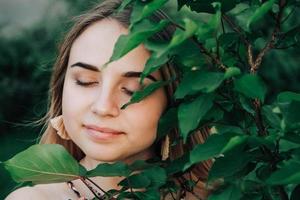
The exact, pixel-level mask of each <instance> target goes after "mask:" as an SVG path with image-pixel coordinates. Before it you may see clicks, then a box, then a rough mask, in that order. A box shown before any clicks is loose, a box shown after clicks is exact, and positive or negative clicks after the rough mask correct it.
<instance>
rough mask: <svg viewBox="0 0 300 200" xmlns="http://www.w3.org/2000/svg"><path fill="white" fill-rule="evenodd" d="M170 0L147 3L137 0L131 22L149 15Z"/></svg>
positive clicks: (156, 0)
mask: <svg viewBox="0 0 300 200" xmlns="http://www.w3.org/2000/svg"><path fill="white" fill-rule="evenodd" d="M167 1H168V0H155V1H150V2H147V3H143V2H141V1H136V4H135V5H134V7H133V11H132V14H131V18H130V23H131V24H134V23H136V22H138V21H140V20H142V19H144V18H146V17H149V16H150V15H152V14H153V12H155V11H156V10H157V9H159V8H161V7H162V6H163V5H164V4H165V3H167Z"/></svg>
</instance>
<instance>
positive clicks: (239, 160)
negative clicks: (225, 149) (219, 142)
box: [208, 148, 252, 181]
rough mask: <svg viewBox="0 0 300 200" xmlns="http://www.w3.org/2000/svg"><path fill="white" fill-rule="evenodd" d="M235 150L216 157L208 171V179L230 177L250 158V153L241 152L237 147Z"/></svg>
mask: <svg viewBox="0 0 300 200" xmlns="http://www.w3.org/2000/svg"><path fill="white" fill-rule="evenodd" d="M237 150H238V151H235V152H232V153H229V154H226V155H225V156H224V157H220V158H217V159H216V161H215V162H214V164H213V166H212V168H211V169H210V171H209V176H208V181H213V180H215V179H217V178H226V177H230V176H232V175H234V174H235V173H237V172H238V171H240V170H242V169H243V168H244V167H245V166H246V165H247V164H248V163H249V162H250V161H251V160H252V157H251V155H249V154H247V153H245V152H241V151H240V149H239V148H238V149H237Z"/></svg>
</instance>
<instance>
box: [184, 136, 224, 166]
mask: <svg viewBox="0 0 300 200" xmlns="http://www.w3.org/2000/svg"><path fill="white" fill-rule="evenodd" d="M227 142H228V138H227V137H224V135H219V134H213V135H211V136H209V138H208V139H207V140H206V141H205V143H203V144H198V145H197V146H196V147H195V148H194V149H193V150H192V151H191V152H190V158H189V162H187V163H186V164H185V166H184V170H186V169H188V168H189V167H190V166H192V165H193V164H195V163H199V162H201V161H204V160H208V159H210V158H212V157H214V156H217V155H219V154H220V153H221V151H222V149H223V148H224V146H225V145H226V144H227Z"/></svg>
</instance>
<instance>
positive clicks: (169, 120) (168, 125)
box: [157, 108, 178, 140]
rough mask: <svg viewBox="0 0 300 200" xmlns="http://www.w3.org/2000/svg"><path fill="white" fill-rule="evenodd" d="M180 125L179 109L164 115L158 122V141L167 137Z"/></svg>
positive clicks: (171, 110)
mask: <svg viewBox="0 0 300 200" xmlns="http://www.w3.org/2000/svg"><path fill="white" fill-rule="evenodd" d="M177 123H178V118H177V108H171V109H169V110H168V111H167V112H166V113H164V114H163V115H162V117H161V118H160V119H159V122H158V128H157V139H158V140H159V139H160V138H162V137H163V136H165V135H166V134H167V133H168V132H169V131H170V130H172V128H174V127H176V125H177Z"/></svg>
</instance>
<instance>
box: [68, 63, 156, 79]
mask: <svg viewBox="0 0 300 200" xmlns="http://www.w3.org/2000/svg"><path fill="white" fill-rule="evenodd" d="M71 67H82V68H84V69H87V70H91V71H94V72H100V70H99V69H98V67H96V66H94V65H90V64H87V63H83V62H77V63H74V64H73V65H71ZM141 75H142V72H135V71H128V72H125V73H124V74H122V76H123V77H127V78H139V77H141ZM146 78H148V79H150V80H152V81H154V82H155V81H157V79H156V78H155V77H154V76H152V75H150V74H149V75H147V76H146Z"/></svg>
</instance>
